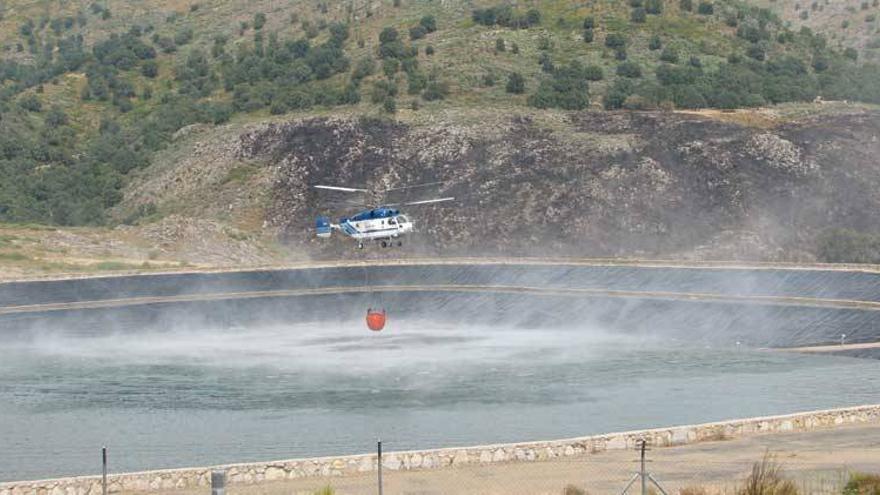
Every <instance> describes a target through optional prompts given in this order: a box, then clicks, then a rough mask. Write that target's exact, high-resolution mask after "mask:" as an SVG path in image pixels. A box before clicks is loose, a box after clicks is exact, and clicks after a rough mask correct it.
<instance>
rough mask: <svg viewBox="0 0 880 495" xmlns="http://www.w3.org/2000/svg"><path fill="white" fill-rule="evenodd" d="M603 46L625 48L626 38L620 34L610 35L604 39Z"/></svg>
mask: <svg viewBox="0 0 880 495" xmlns="http://www.w3.org/2000/svg"><path fill="white" fill-rule="evenodd" d="M605 46H607V47H608V48H621V47H623V46H626V38H625V37H624V36H623V35H622V34H620V33H610V34H609V35H608V36H606V37H605Z"/></svg>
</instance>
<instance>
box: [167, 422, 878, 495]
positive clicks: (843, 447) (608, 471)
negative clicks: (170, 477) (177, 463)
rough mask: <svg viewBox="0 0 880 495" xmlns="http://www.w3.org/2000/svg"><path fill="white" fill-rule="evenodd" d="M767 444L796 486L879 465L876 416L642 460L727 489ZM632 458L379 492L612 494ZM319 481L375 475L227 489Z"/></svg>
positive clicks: (825, 482)
mask: <svg viewBox="0 0 880 495" xmlns="http://www.w3.org/2000/svg"><path fill="white" fill-rule="evenodd" d="M768 451H769V452H771V453H772V455H774V456H775V459H776V460H777V462H779V463H780V464H781V465H782V467H783V469H784V472H785V474H786V476H788V477H789V478H791V479H793V480H794V481H795V482H796V483H797V484H798V486H799V487H800V488H801V493H803V494H826V493H827V494H831V493H837V494H839V493H840V489H841V488H842V486H843V484H844V483H845V482H846V480H847V477H848V475H849V472H850V471H863V472H873V473H880V424H878V425H869V426H864V425H860V426H847V427H839V428H835V429H827V430H817V431H812V432H805V433H780V434H772V435H760V436H754V437H748V438H742V439H736V440H720V441H716V442H706V443H700V444H692V445H686V446H681V447H669V448H660V449H656V450H651V451H649V452H648V456H647V457H648V460H649V462H648V464H647V466H648V471H649V472H651V473H653V476H654V477H655V478H656V479H657V480H658V481H659V482H660V484H661V486H662V487H663V488H664V490H665V491H666V493H668V494H669V495H672V494H678V493H681V491H682V489H687V488H693V487H703V488H705V489H706V491H705V492H703V493H707V494H721V493H725V494H726V493H731V494H732V493H734V492H735V489H736V486H737V485H738V484H741V482H742V480H743V479H744V478H745V477H746V476H747V474H748V472H749V470H750V469H751V467H752V464H753V463H754V462H755V461H760V460H761V458H762V457H763V456H764V455H765V452H768ZM637 459H638V453H637V452H635V451H610V452H604V453H600V454H594V455H590V456H585V457H580V458H574V459H570V458H569V459H562V460H553V461H543V462H526V463H508V464H500V465H491V466H479V465H474V466H465V467H458V468H448V469H443V470H433V471H412V472H395V471H387V470H386V472H385V476H384V480H383V481H384V482H383V493H384V494H386V495H459V494H462V495H463V494H486V495H496V494H497V495H539V494H548V495H549V494H554V495H562V494H563V492H564V489H565V486H566V485H574V486H576V487H578V488H581V489H584V490H585V491H586V493H588V494H590V495H596V494H618V493H620V492H621V491H622V490H623V488H624V487H625V486H626V484H627V482H628V481H629V480H630V479H631V477H632V476H633V473H635V472H636V471H637V470H638V462H637ZM327 486H329V487H332V488H333V490H334V493H335V494H336V495H346V494H357V495H367V494H370V495H372V494H377V493H379V491H378V486H377V482H376V476H375V475H372V474H371V475H369V476H353V477H346V478H332V479H329V478H327V479H308V480H294V481H284V482H273V483H264V484H262V485H256V486H246V487H235V486H231V487H229V488H228V489H227V493H228V494H229V495H236V494H242V495H256V494H266V495H281V494H309V495H312V494H314V493H317V492H318V491H319V490H320V489H322V488H324V487H327ZM639 489H640V486H638V483H636V485H634V487H633V489H632V490H631V491H630V493H639ZM177 493H179V494H181V495H182V494H184V493H186V494H189V493H192V494H195V493H201V492H195V491H191V492H177ZM650 493H658V494H659V493H660V492H659V491H656V490H655V491H653V492H650ZM685 493H688V492H687V491H686V492H685ZM690 493H694V492H690Z"/></svg>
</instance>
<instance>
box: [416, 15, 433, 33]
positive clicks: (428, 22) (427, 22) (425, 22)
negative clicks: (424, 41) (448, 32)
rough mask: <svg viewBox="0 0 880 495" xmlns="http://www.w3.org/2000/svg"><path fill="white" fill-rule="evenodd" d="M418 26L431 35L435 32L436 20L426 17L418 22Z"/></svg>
mask: <svg viewBox="0 0 880 495" xmlns="http://www.w3.org/2000/svg"><path fill="white" fill-rule="evenodd" d="M419 25H421V26H422V27H423V28H425V31H426V32H428V33H433V32H434V31H436V30H437V20H436V19H434V16H432V15H426V16H424V17H422V18H421V19H420V20H419Z"/></svg>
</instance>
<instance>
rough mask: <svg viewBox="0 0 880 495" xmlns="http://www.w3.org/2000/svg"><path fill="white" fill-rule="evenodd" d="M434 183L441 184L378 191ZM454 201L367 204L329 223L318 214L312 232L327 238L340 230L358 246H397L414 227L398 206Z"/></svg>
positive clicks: (365, 191)
mask: <svg viewBox="0 0 880 495" xmlns="http://www.w3.org/2000/svg"><path fill="white" fill-rule="evenodd" d="M437 184H441V183H440V182H431V183H427V184H418V185H414V186H405V187H397V188H392V189H386V190H384V191H381V193H389V192H391V191H401V190H405V189H414V188H419V187H427V186H432V185H437ZM312 187H314V188H315V189H322V190H325V191H338V192H344V193H358V194H373V195H375V194H377V192H376V191H374V190H370V189H363V188H355V187H341V186H327V185H315V186H312ZM454 200H455V198H454V197H444V198H434V199H426V200H421V201H410V202H405V203H387V204H383V205H376V206H372V207H369V206H368V207H366V208H365V209H363V210H361V211H358V212H357V213H355V214H354V215H351V216H348V217H342V218H340V219H339V222H338V223H332V222H331V221H330V219H329V218H328V217H324V216H320V217H318V218H317V219H316V220H315V231H316V234H317V236H318V237H321V238H327V237H330V235H331V234H332V232H333V231H334V230H338V231H339V232H341V233H343V234H345V235H347V236H348V237H351V238H352V239H354V240H355V241H357V247H358V249H363V248H364V243H365V242H366V241H376V242H379V243H381V246H382V247H383V248H384V247H392V246H394V245H397V246H398V247H399V246H402V245H403V241H402V240H401V238H402V237H403V236H404V235H406V234H409V233H411V232H413V229H414V224H413V221H412V220H411V219H410V217H409V216H407V215H405V214H403V213H402V212H401V211H400V209H399V208H400V207H404V206H419V205H428V204H435V203H444V202H448V201H454Z"/></svg>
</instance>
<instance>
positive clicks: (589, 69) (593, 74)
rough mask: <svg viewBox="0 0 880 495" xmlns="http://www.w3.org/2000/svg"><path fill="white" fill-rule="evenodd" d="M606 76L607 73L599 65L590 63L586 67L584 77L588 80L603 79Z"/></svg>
mask: <svg viewBox="0 0 880 495" xmlns="http://www.w3.org/2000/svg"><path fill="white" fill-rule="evenodd" d="M604 77H605V73H604V71H603V70H602V67H599V66H598V65H588V66H586V67H585V68H584V79H586V80H587V81H601V80H602V79H603V78H604Z"/></svg>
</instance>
